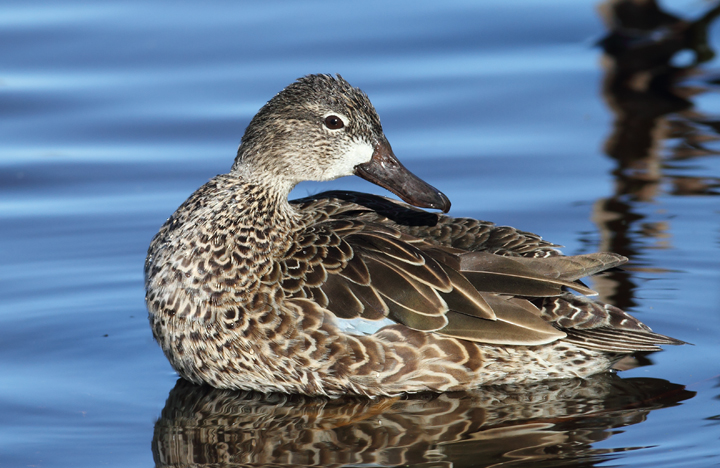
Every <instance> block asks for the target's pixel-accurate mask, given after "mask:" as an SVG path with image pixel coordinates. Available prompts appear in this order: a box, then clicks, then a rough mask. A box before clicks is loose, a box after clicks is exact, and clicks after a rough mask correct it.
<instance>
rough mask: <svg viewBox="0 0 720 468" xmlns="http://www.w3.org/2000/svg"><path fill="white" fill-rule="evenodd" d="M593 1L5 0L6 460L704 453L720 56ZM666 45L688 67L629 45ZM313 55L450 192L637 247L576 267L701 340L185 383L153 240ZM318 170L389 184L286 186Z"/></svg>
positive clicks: (696, 5) (1, 425)
mask: <svg viewBox="0 0 720 468" xmlns="http://www.w3.org/2000/svg"><path fill="white" fill-rule="evenodd" d="M663 5H665V4H663ZM598 6H600V7H602V6H603V5H597V4H595V3H593V2H583V1H576V0H566V1H555V2H529V1H508V2H504V1H503V2H501V1H489V2H482V3H481V2H469V1H468V2H450V3H447V2H442V3H440V2H395V3H389V4H386V2H366V3H363V4H362V5H357V4H353V3H343V4H337V3H334V4H329V3H325V2H280V1H275V2H264V3H262V4H261V5H260V4H258V5H246V4H241V3H237V2H213V3H211V4H209V3H200V2H198V3H190V2H153V3H150V2H147V3H145V2H138V1H125V2H94V3H90V2H72V1H58V2H53V3H50V4H47V3H42V2H35V1H23V2H19V1H6V2H4V3H3V4H2V5H1V6H0V38H1V42H2V44H3V47H2V50H1V51H0V63H2V66H1V67H0V103H1V106H0V109H1V111H0V141H1V142H2V143H1V146H0V148H2V158H0V245H2V248H0V265H1V266H2V268H0V278H1V281H0V297H2V302H0V367H1V368H2V370H3V372H2V378H0V414H2V418H0V466H98V465H110V466H135V465H145V466H147V465H151V464H153V463H155V464H157V465H158V466H168V465H173V466H189V465H191V464H194V465H203V464H212V463H228V464H233V463H235V464H237V463H247V464H260V463H267V464H272V463H276V464H283V463H284V464H316V465H332V464H350V465H357V464H363V463H365V464H376V465H394V464H400V463H408V464H419V463H423V464H424V466H428V467H429V466H491V465H493V466H558V465H563V466H580V465H581V466H652V467H656V466H711V465H717V464H719V463H720V441H719V440H718V439H719V438H720V390H718V387H720V364H718V356H720V338H719V337H720V306H719V305H718V304H720V301H719V300H718V299H719V298H718V276H719V275H720V273H719V272H720V268H719V265H720V242H719V241H720V236H719V232H720V210H719V209H718V206H719V205H718V198H717V196H716V195H717V194H718V192H719V187H720V180H719V179H718V177H720V158H718V157H717V154H718V151H719V150H720V143H718V130H719V129H720V99H719V98H718V89H719V88H718V86H719V85H718V83H720V73H718V61H717V60H715V59H710V57H709V56H708V55H701V56H698V57H700V58H702V59H703V60H704V63H701V64H697V66H694V65H695V64H693V63H692V62H693V57H694V56H693V55H692V54H689V53H688V52H685V53H680V54H676V55H674V56H673V54H671V53H670V52H668V51H667V50H665V49H663V47H667V44H665V45H663V43H662V42H660V43H659V44H660V45H659V47H660V52H661V53H658V54H655V55H651V54H650V52H649V51H648V50H641V51H640V52H639V53H637V47H638V44H640V46H642V41H640V42H637V41H638V40H637V38H633V37H627V36H622V37H620V38H619V39H618V37H617V36H616V37H615V40H614V42H606V44H607V47H606V49H607V51H608V53H605V54H604V53H603V50H602V49H601V48H599V47H595V46H594V44H595V43H596V42H597V41H599V40H600V39H601V38H603V37H605V35H606V34H607V33H608V30H607V29H606V26H605V24H604V23H603V20H602V19H601V16H600V14H599V13H598ZM604 6H607V5H604ZM711 6H712V5H711V4H709V3H705V2H689V1H683V2H673V3H670V2H668V3H667V5H665V7H667V8H669V9H670V10H669V11H672V12H673V13H674V14H676V15H680V16H682V17H684V18H689V19H695V18H699V17H700V16H701V15H702V14H703V12H704V11H707V10H709V9H710V8H711ZM651 17H652V16H647V15H646V16H644V18H651ZM654 18H656V19H657V18H660V20H662V18H663V17H662V16H657V17H654ZM665 19H666V20H669V18H667V17H666V18H665ZM658 21H659V20H658ZM669 30H670V29H669V28H665V29H662V28H661V29H659V30H658V32H657V33H656V34H655V35H653V36H648V37H647V38H645V39H646V40H661V39H662V34H667V33H668V31H669ZM708 38H709V46H710V47H711V48H712V47H715V48H717V47H718V46H720V31H719V30H718V26H717V25H716V24H711V25H710V27H709V28H708ZM671 42H672V41H671ZM692 45H694V46H695V48H696V50H699V51H700V52H702V53H703V54H706V53H707V49H702V48H700V45H699V44H698V43H695V44H692ZM655 52H658V50H657V49H655ZM663 53H664V54H666V55H667V56H668V58H669V57H671V56H672V59H671V60H673V63H674V64H675V65H677V66H678V67H679V69H670V68H668V67H667V66H666V65H663V63H662V60H660V61H659V62H658V63H651V64H649V65H648V66H646V67H645V68H643V67H642V65H643V62H644V61H645V59H647V58H648V57H650V56H654V57H657V56H662V55H663ZM645 65H647V64H645ZM316 72H332V73H335V72H339V73H341V74H342V75H343V76H344V77H345V78H346V79H348V80H349V81H350V82H351V83H352V84H354V85H356V86H359V87H361V88H362V89H363V90H364V91H366V92H367V93H368V94H369V96H370V97H371V99H372V101H373V103H374V104H375V107H376V108H377V109H378V111H379V113H380V115H381V117H382V120H383V126H384V129H385V133H386V135H387V136H388V138H389V140H390V141H391V143H392V145H393V148H394V150H395V153H396V154H397V155H398V156H399V157H400V158H401V159H402V160H403V161H404V162H405V163H406V165H407V166H408V167H409V168H410V169H411V170H413V171H414V172H416V173H417V174H418V175H420V176H421V177H423V178H425V179H426V180H428V181H429V182H430V183H432V184H433V185H435V186H437V187H439V188H440V189H442V190H443V191H444V192H445V193H446V194H447V195H448V196H449V197H450V199H451V200H452V201H453V211H452V214H455V215H457V216H473V217H479V218H482V219H489V220H493V221H496V222H498V223H499V224H508V225H513V226H516V227H518V228H521V229H525V230H530V231H534V232H537V233H539V234H541V235H543V237H545V238H547V239H550V240H552V241H554V242H557V243H561V244H564V245H565V246H566V247H565V249H564V251H565V252H566V253H570V254H574V253H583V252H589V251H595V250H598V249H604V250H614V251H617V252H620V253H623V254H625V255H628V256H629V257H631V263H630V264H629V265H628V268H626V269H625V270H624V271H623V272H618V273H615V274H613V275H609V276H607V277H603V278H601V279H598V280H597V281H595V283H594V287H596V288H597V289H599V290H600V291H601V293H602V296H603V297H604V298H605V299H607V300H609V301H611V302H613V303H615V304H617V305H619V306H622V307H624V308H627V309H629V310H630V311H631V312H633V313H634V314H635V315H636V316H637V317H639V318H640V319H641V320H643V321H644V322H646V323H648V324H649V325H650V326H652V327H653V329H654V330H655V331H657V332H660V333H665V334H670V335H672V336H675V337H678V338H680V339H683V340H686V341H689V342H692V343H694V345H693V346H683V347H673V348H669V349H666V350H665V351H663V352H660V353H654V354H651V355H649V356H639V357H638V360H639V364H642V365H641V366H640V367H636V368H634V369H631V370H627V371H625V372H623V373H621V374H619V375H620V376H619V377H616V376H611V375H605V376H598V377H597V378H594V379H590V380H588V381H580V382H578V381H567V382H566V381H563V382H551V383H543V384H539V385H536V386H532V387H528V388H517V387H513V388H510V387H508V388H495V389H485V390H481V391H478V392H474V393H470V394H450V395H440V396H417V397H412V398H408V399H385V400H383V399H381V400H374V401H356V400H338V401H317V400H308V399H302V398H287V397H281V396H262V395H255V394H245V393H233V392H220V391H213V390H210V389H206V388H199V387H194V386H192V385H188V384H185V383H184V382H178V383H177V384H176V380H177V375H176V374H175V373H174V372H173V370H172V369H171V368H170V366H169V364H168V363H167V361H166V360H165V358H164V356H163V355H162V352H161V351H160V349H159V347H158V346H157V345H156V344H155V343H154V342H153V340H152V336H151V333H150V330H149V327H148V325H147V319H146V317H147V312H146V309H145V305H144V301H143V296H144V291H143V283H142V281H143V280H142V265H143V260H144V256H145V251H146V249H147V245H148V243H149V241H150V239H151V238H152V236H153V234H154V233H155V232H156V231H157V229H158V227H159V226H160V225H161V224H162V223H163V221H164V220H165V219H166V218H167V216H169V215H170V214H171V213H172V212H173V210H174V209H175V208H176V207H177V206H178V205H179V204H180V203H181V202H182V201H183V200H184V199H185V198H186V197H187V196H188V195H189V194H190V193H191V192H192V191H193V190H194V189H195V188H197V187H198V186H199V185H201V184H202V183H203V182H205V181H206V180H208V179H209V178H210V177H212V176H214V175H215V174H217V173H220V172H226V171H227V170H228V168H229V166H230V164H231V162H232V159H233V157H234V152H235V149H236V147H237V144H238V142H239V140H240V136H241V134H242V131H243V129H244V127H245V125H247V123H248V121H249V119H250V118H251V117H252V115H253V114H254V113H255V112H256V111H257V109H258V108H259V107H260V106H261V105H262V104H263V103H264V102H265V101H266V100H267V99H269V98H270V97H271V96H272V95H274V93H276V92H277V91H279V90H280V89H282V88H283V87H284V86H285V85H287V84H288V83H289V82H291V81H292V80H294V79H295V78H297V77H299V76H302V75H304V74H307V73H316ZM332 188H345V189H348V188H349V189H353V190H364V191H373V192H376V193H380V192H381V189H380V188H378V187H375V186H372V185H370V184H368V183H366V182H364V181H361V180H359V179H357V178H348V179H340V180H337V181H334V182H332V183H325V184H322V185H320V184H304V185H301V186H299V187H298V188H297V189H296V192H295V194H296V195H297V196H304V195H306V194H308V193H315V192H317V191H320V190H324V189H332Z"/></svg>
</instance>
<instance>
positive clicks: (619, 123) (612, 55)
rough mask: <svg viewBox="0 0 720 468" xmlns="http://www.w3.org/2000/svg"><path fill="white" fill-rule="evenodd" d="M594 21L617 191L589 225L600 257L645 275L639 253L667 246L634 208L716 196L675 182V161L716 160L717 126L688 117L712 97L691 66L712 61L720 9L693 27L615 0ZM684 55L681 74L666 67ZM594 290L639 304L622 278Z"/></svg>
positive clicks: (623, 303)
mask: <svg viewBox="0 0 720 468" xmlns="http://www.w3.org/2000/svg"><path fill="white" fill-rule="evenodd" d="M600 13H601V16H602V17H603V19H604V21H605V23H606V25H607V28H608V34H607V35H606V36H605V38H604V39H603V40H602V41H601V42H600V46H601V47H602V48H603V51H604V57H603V61H604V64H603V65H604V68H605V77H604V81H603V96H604V98H605V101H606V103H607V105H608V107H609V108H610V109H611V110H612V112H613V113H614V115H615V121H614V124H613V129H612V133H611V135H610V136H609V137H608V138H607V141H606V144H605V152H606V153H607V155H608V156H609V157H611V158H612V159H613V160H614V161H615V162H616V167H615V169H614V171H613V175H614V176H615V193H614V194H613V196H612V197H610V198H607V199H603V200H599V201H598V202H597V203H596V204H595V207H594V213H593V221H594V222H595V223H596V224H597V225H598V226H599V227H600V230H601V232H602V238H603V239H602V244H603V245H602V246H601V250H607V251H611V252H617V253H620V254H622V255H625V256H628V257H630V258H632V259H634V262H635V269H636V270H644V271H647V270H648V269H647V267H645V266H643V265H642V261H641V260H639V259H641V258H642V256H641V255H640V253H641V252H640V250H641V248H645V249H647V248H656V249H657V248H660V249H664V248H669V247H670V245H669V242H670V236H669V229H670V226H669V223H668V222H649V221H647V220H646V219H645V218H646V215H645V214H643V213H642V211H640V210H639V209H638V204H639V203H642V202H649V201H652V200H653V199H654V198H655V197H657V196H658V195H659V194H660V193H662V192H663V191H664V192H665V193H669V194H672V195H677V196H685V195H717V194H718V193H719V192H718V190H717V189H718V187H720V178H711V177H696V176H692V175H690V174H682V171H683V169H681V168H680V167H679V165H678V164H676V163H675V164H674V162H676V161H682V160H687V159H694V158H699V157H705V156H715V155H716V154H717V151H715V150H713V149H710V148H708V147H707V143H708V142H711V141H715V140H717V139H718V131H719V130H720V125H719V123H720V120H719V119H718V118H717V117H712V116H707V115H704V114H702V113H700V112H698V111H697V110H695V109H694V104H693V99H694V98H696V97H697V96H698V94H701V93H705V92H707V91H709V90H711V89H712V83H711V80H709V79H704V78H703V75H702V72H701V71H700V70H699V68H698V66H699V65H700V64H702V63H704V62H707V61H709V60H710V59H712V58H713V57H714V56H715V53H714V51H713V50H712V49H711V47H710V45H709V44H708V41H707V30H708V27H709V26H710V24H711V23H712V21H714V20H715V19H716V18H717V16H718V15H720V4H716V5H715V6H714V7H713V8H711V9H710V10H709V11H707V12H706V13H705V14H704V15H703V16H702V17H701V18H699V19H697V20H695V21H686V20H683V19H681V18H679V17H678V16H676V15H673V14H670V13H667V12H665V11H664V10H662V8H661V7H660V6H659V5H658V4H657V3H656V2H655V0H619V1H618V0H612V1H608V2H605V3H603V4H602V5H601V7H600ZM681 52H683V53H686V54H688V55H689V56H691V57H692V58H691V59H688V60H689V63H687V64H686V65H683V66H680V65H676V64H674V62H673V61H674V60H677V59H678V57H679V55H678V54H679V53H681ZM703 80H704V81H703ZM691 82H692V83H695V84H694V85H692V86H691V85H690V84H688V83H691ZM668 187H669V188H668ZM641 242H642V244H640V243H641ZM628 269H629V268H628ZM596 289H598V290H599V291H600V292H601V294H602V295H603V296H604V298H605V299H606V300H608V301H610V302H612V303H613V304H615V305H617V306H618V307H620V308H623V309H627V308H632V307H633V306H635V305H636V304H635V302H634V300H633V290H634V289H635V284H634V283H633V282H632V279H631V277H630V276H629V273H628V272H627V271H626V272H614V273H612V274H610V275H607V276H606V277H605V278H604V279H602V278H601V279H599V280H598V283H597V284H596Z"/></svg>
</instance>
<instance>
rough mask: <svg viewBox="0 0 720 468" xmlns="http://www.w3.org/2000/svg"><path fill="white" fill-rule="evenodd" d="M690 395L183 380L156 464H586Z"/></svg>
mask: <svg viewBox="0 0 720 468" xmlns="http://www.w3.org/2000/svg"><path fill="white" fill-rule="evenodd" d="M694 394H695V393H694V392H690V391H687V390H685V389H684V387H683V386H681V385H677V384H672V383H669V382H667V381H665V380H659V379H644V378H637V379H621V378H619V377H617V376H616V375H614V374H610V373H606V374H600V375H596V376H594V377H593V378H590V379H586V380H581V379H577V380H560V381H549V382H542V383H537V384H534V385H528V386H502V387H489V388H483V389H478V390H477V391H474V392H467V393H466V392H462V393H450V394H440V395H436V394H429V395H412V396H407V397H402V398H400V397H398V398H379V399H373V400H369V399H348V398H345V399H337V400H330V399H314V398H309V397H302V396H288V395H277V394H267V395H266V394H260V393H252V392H235V391H230V390H217V389H213V388H210V387H206V386H202V387H201V386H196V385H193V384H191V383H188V382H186V381H184V380H182V379H180V380H178V382H177V384H176V385H175V388H174V389H173V390H172V391H171V392H170V396H169V397H168V400H167V403H166V405H165V408H164V409H163V411H162V415H161V417H160V419H159V420H158V421H157V423H156V424H155V434H154V438H153V444H152V449H153V456H154V459H155V463H156V466H158V467H167V466H174V467H182V466H194V467H195V466H240V465H242V466H270V465H272V466H299V465H304V466H347V465H358V464H368V465H372V466H394V465H399V464H413V465H415V466H426V467H446V466H447V467H449V466H454V467H458V466H487V467H490V466H493V467H500V466H502V467H510V466H519V465H524V466H525V465H526V464H528V463H532V466H534V467H543V466H548V467H549V466H558V463H559V462H560V461H562V463H563V464H565V463H566V462H569V461H572V460H574V461H582V462H583V463H587V465H584V466H592V465H593V464H594V463H595V462H601V461H606V460H607V459H608V457H609V456H610V454H612V453H614V452H617V451H626V450H630V449H635V448H639V447H623V448H617V449H594V448H592V447H591V444H593V443H595V442H598V441H601V440H605V439H607V438H609V437H610V436H612V434H614V433H616V432H617V431H615V430H614V428H618V427H623V426H628V425H632V424H637V423H640V422H642V421H644V420H645V418H646V417H647V415H648V413H650V412H651V411H652V410H654V409H658V408H665V407H669V406H674V405H676V404H678V402H680V401H682V400H685V399H688V398H692V397H693V396H694Z"/></svg>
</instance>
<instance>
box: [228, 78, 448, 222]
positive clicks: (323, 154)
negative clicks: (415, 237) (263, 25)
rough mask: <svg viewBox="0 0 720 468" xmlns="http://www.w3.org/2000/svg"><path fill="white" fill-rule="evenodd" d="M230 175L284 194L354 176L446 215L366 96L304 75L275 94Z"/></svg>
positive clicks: (441, 200) (442, 201)
mask: <svg viewBox="0 0 720 468" xmlns="http://www.w3.org/2000/svg"><path fill="white" fill-rule="evenodd" d="M232 170H233V171H235V172H239V173H242V172H244V173H250V174H253V175H254V176H255V177H258V176H260V175H262V177H264V178H270V179H271V180H274V181H275V182H276V183H277V184H278V185H282V186H286V187H289V188H292V187H294V186H295V184H297V183H298V182H302V181H305V180H316V181H324V180H332V179H337V178H338V177H343V176H348V175H358V176H360V177H362V178H363V179H366V180H368V181H370V182H372V183H374V184H377V185H379V186H381V187H384V188H386V189H388V190H390V191H391V192H393V193H395V194H396V195H397V196H399V197H400V198H402V199H403V200H405V201H406V202H407V203H410V204H412V205H415V206H418V207H422V208H434V209H439V210H442V211H443V212H447V211H448V210H449V209H450V200H448V198H447V197H446V196H445V195H444V194H443V193H442V192H440V191H439V190H437V189H436V188H435V187H433V186H431V185H430V184H428V183H426V182H424V181H423V180H421V179H420V178H418V177H417V176H415V175H414V174H413V173H411V172H410V171H408V170H407V169H406V168H405V167H404V166H403V165H402V164H401V163H400V161H398V160H397V158H396V157H395V155H394V154H393V151H392V148H391V147H390V143H388V141H387V138H385V135H384V134H383V130H382V126H381V125H380V118H379V117H378V115H377V112H376V111H375V108H374V107H373V105H372V104H371V103H370V100H369V99H368V97H367V96H366V95H365V93H363V92H362V91H361V90H359V89H357V88H353V87H352V86H351V85H350V84H349V83H348V82H347V81H345V80H344V79H342V77H340V75H338V76H337V78H335V77H333V76H330V75H308V76H305V77H303V78H300V79H299V80H297V81H296V82H294V83H292V84H291V85H290V86H288V87H287V88H285V89H284V90H282V91H281V92H280V93H278V94H277V95H275V97H273V98H272V99H271V100H270V101H269V102H268V103H267V104H265V105H264V106H263V107H262V109H260V111H259V112H258V113H257V115H255V117H253V119H252V121H251V122H250V125H248V127H247V130H245V134H244V135H243V138H242V142H241V144H240V148H239V149H238V155H237V158H236V159H235V164H233V168H232ZM288 191H289V189H288Z"/></svg>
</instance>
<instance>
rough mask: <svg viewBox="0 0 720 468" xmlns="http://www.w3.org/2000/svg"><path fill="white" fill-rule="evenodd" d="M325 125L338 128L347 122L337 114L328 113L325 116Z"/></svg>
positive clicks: (333, 128)
mask: <svg viewBox="0 0 720 468" xmlns="http://www.w3.org/2000/svg"><path fill="white" fill-rule="evenodd" d="M325 126H326V127H327V128H329V129H330V130H337V129H339V128H343V127H344V126H345V122H343V121H342V119H341V118H340V117H338V116H337V115H328V116H327V117H325Z"/></svg>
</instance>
